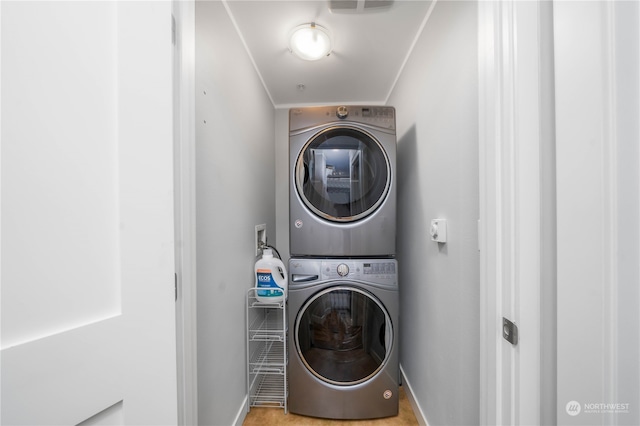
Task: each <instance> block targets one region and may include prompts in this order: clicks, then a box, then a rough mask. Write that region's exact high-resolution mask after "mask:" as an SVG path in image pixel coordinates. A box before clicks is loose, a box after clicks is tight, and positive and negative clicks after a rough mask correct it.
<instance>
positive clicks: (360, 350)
mask: <svg viewBox="0 0 640 426" xmlns="http://www.w3.org/2000/svg"><path fill="white" fill-rule="evenodd" d="M392 344H393V328H392V326H391V319H390V317H389V314H388V313H387V311H386V309H385V308H384V306H383V305H382V304H381V303H380V301H378V300H377V299H376V298H375V297H374V296H373V295H372V294H370V293H368V292H366V291H364V290H361V289H359V288H356V287H351V286H336V287H330V288H328V289H325V290H323V291H321V292H319V293H317V294H315V295H314V296H313V297H311V298H310V299H309V300H308V301H307V302H306V303H305V305H304V306H303V307H302V309H300V312H298V316H297V318H296V324H295V345H296V350H297V352H298V356H299V357H300V359H301V360H302V362H303V363H304V365H305V367H306V368H307V369H308V370H309V371H310V372H311V373H312V374H313V375H315V376H316V377H318V378H319V379H321V380H323V381H325V382H328V383H331V384H335V385H355V384H358V383H362V382H365V381H367V380H369V379H371V378H372V377H374V376H375V375H376V374H377V373H378V372H379V371H380V370H381V369H382V368H383V367H384V365H385V364H386V362H387V360H388V358H389V354H390V352H391V347H392Z"/></svg>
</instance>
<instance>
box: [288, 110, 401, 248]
mask: <svg viewBox="0 0 640 426" xmlns="http://www.w3.org/2000/svg"><path fill="white" fill-rule="evenodd" d="M289 147H290V152H289V172H290V175H289V176H290V177H289V181H290V184H289V221H290V222H289V223H290V226H289V238H290V251H291V255H292V256H332V257H336V256H387V257H389V256H394V255H395V253H396V182H395V166H396V123H395V109H394V108H393V107H382V106H348V107H345V106H339V107H335V106H334V107H309V108H293V109H291V110H290V111H289Z"/></svg>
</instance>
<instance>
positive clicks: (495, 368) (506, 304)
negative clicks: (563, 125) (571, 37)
mask: <svg viewBox="0 0 640 426" xmlns="http://www.w3.org/2000/svg"><path fill="white" fill-rule="evenodd" d="M541 19H542V18H541V4H540V2H519V1H517V0H506V1H502V2H479V3H478V43H479V46H478V55H479V57H478V65H479V69H478V72H479V74H478V75H479V144H480V156H479V157H480V158H479V162H480V168H479V170H480V220H479V228H478V229H479V236H478V237H479V249H480V335H481V340H480V341H481V343H480V423H481V424H540V415H541V409H540V389H541V355H540V344H541V299H540V294H541V270H542V269H541V245H542V237H541V220H542V215H541V202H542V200H541V194H542V193H541V187H540V185H541V176H542V172H541V171H542V164H541V158H540V149H541V132H542V129H541V121H540V120H541V117H540V115H541V106H542V103H541V78H540V61H541V57H540V56H541V39H540V31H541ZM542 196H546V194H542ZM503 317H505V318H507V319H509V320H511V321H513V322H514V323H515V324H516V325H517V327H518V329H519V341H518V343H517V345H512V344H511V343H509V342H507V341H506V340H505V339H503V337H502V327H503V326H502V318H503Z"/></svg>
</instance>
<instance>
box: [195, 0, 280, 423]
mask: <svg viewBox="0 0 640 426" xmlns="http://www.w3.org/2000/svg"><path fill="white" fill-rule="evenodd" d="M195 86H196V197H197V202H196V216H197V225H196V226H197V282H198V284H197V286H198V287H197V292H198V305H197V310H198V318H197V320H198V423H199V424H202V425H212V424H214V425H222V424H224V425H229V424H233V423H234V422H235V421H237V420H238V417H239V420H242V417H243V416H244V411H242V410H243V403H244V398H245V396H246V373H245V370H246V362H245V351H246V349H245V348H246V346H245V304H244V300H245V299H244V298H245V294H246V290H247V289H248V288H249V287H252V286H253V285H254V282H253V281H254V273H253V267H254V263H255V261H256V258H255V251H254V227H255V225H257V224H261V223H265V224H266V225H267V234H268V236H269V237H271V238H270V239H269V240H270V242H274V243H275V241H273V237H275V201H274V194H275V187H274V183H275V175H274V134H275V130H274V123H275V115H274V109H273V105H272V104H271V102H270V100H269V98H268V96H267V94H266V92H265V90H264V88H263V86H262V84H261V82H260V79H259V78H258V75H257V74H256V72H255V70H254V68H253V65H252V63H251V61H250V59H249V57H248V55H247V54H246V51H245V49H244V46H243V45H242V43H241V41H240V39H239V37H238V35H237V33H236V31H235V28H234V27H233V25H232V23H231V21H230V19H229V17H228V15H227V13H226V11H225V8H224V5H223V4H222V3H221V2H197V3H196V83H195ZM205 93H206V94H205Z"/></svg>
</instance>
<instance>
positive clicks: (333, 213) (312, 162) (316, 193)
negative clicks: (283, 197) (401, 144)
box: [295, 126, 391, 222]
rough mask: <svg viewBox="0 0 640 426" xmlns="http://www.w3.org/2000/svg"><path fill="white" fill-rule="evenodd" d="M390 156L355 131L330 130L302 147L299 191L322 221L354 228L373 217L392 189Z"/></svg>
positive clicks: (297, 164)
mask: <svg viewBox="0 0 640 426" xmlns="http://www.w3.org/2000/svg"><path fill="white" fill-rule="evenodd" d="M389 164H390V163H389V159H388V157H387V154H386V152H385V151H384V149H383V148H382V146H381V145H380V143H379V142H378V141H376V140H375V138H374V137H373V136H372V135H370V134H369V133H367V132H366V131H364V130H363V129H357V128H354V127H347V126H339V127H331V128H328V129H325V130H323V131H321V132H319V133H318V134H317V135H315V136H314V137H313V138H311V139H310V140H309V142H307V144H306V145H305V146H304V147H303V149H302V151H301V152H300V155H299V156H298V160H297V162H296V171H295V179H296V189H297V191H298V195H299V196H300V198H301V199H302V201H303V202H304V204H305V205H306V206H307V207H308V208H309V209H310V210H311V211H313V212H314V213H315V214H316V215H318V216H320V217H321V218H324V219H327V220H331V221H334V222H352V221H356V220H359V219H362V218H364V217H366V216H368V215H369V214H371V213H372V212H373V211H375V210H376V209H377V208H378V207H379V206H380V204H382V202H383V201H384V199H385V197H386V196H387V193H388V192H389V186H390V184H391V167H390V165H389Z"/></svg>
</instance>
